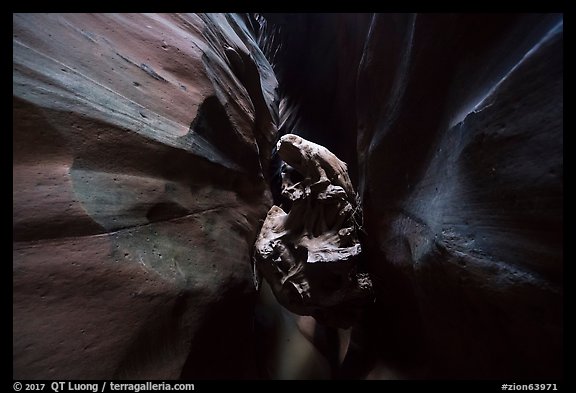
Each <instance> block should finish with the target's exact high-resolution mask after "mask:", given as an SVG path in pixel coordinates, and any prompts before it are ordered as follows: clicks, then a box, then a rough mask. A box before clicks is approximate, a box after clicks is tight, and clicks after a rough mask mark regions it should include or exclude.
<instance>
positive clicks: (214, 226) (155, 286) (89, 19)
mask: <svg viewBox="0 0 576 393" xmlns="http://www.w3.org/2000/svg"><path fill="white" fill-rule="evenodd" d="M12 19H13V27H12V29H13V41H12V42H13V115H12V118H13V125H12V127H13V132H12V137H13V142H12V143H13V145H12V146H13V183H12V184H13V226H12V228H13V254H12V255H13V256H12V260H13V262H12V268H13V275H12V294H13V297H12V299H13V300H12V306H13V311H12V316H13V319H12V330H13V336H12V343H13V351H12V354H13V356H12V358H13V372H12V373H13V379H21V380H36V379H47V380H58V379H60V380H90V379H91V380H98V379H110V380H115V379H118V380H179V379H181V380H209V379H228V380H230V379H232V380H235V379H238V380H239V379H242V380H245V379H248V380H270V379H272V380H279V379H280V380H287V379H324V380H326V379H352V380H366V379H378V380H413V379H418V380H423V379H424V380H442V379H444V380H445V379H450V380H452V379H459V380H495V379H509V380H514V381H522V380H537V381H538V380H547V381H549V380H559V379H561V378H563V376H564V371H563V369H564V362H563V352H564V341H563V336H564V331H563V319H564V315H563V303H564V301H563V247H564V245H563V62H564V59H563V15H562V14H554V13H550V14H537V13H531V14H521V13H506V14H498V13H494V14H479V13H463V14H458V13H442V14H428V13H424V14H410V13H399V14H392V13H390V14H387V13H386V14H352V13H350V14H331V13H317V14H314V13H311V14H303V13H277V14H274V13H270V14H267V13H264V14H255V13H251V14H233V13H229V14H225V13H206V14H25V13H23V14H13V16H12Z"/></svg>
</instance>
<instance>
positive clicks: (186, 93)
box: [13, 14, 277, 379]
mask: <svg viewBox="0 0 576 393" xmlns="http://www.w3.org/2000/svg"><path fill="white" fill-rule="evenodd" d="M13 50H14V54H13V63H14V70H13V92H14V100H13V121H14V124H13V137H14V144H13V151H14V159H13V173H14V180H13V201H14V202H13V217H14V218H13V228H14V235H13V236H14V243H13V285H14V292H13V294H14V300H13V307H14V309H13V331H14V335H13V365H14V372H13V377H14V378H15V379H35V378H42V379H85V378H88V379H98V378H106V379H112V378H115V379H116V378H129V379H137V378H145V379H166V378H179V377H184V378H215V377H219V378H255V377H257V376H258V373H257V368H256V359H255V354H254V333H253V329H252V323H253V321H252V308H253V305H254V301H255V288H254V286H253V281H252V266H251V252H252V245H253V243H254V240H255V237H256V234H257V231H258V229H259V225H260V223H259V220H261V219H263V218H264V217H265V215H266V212H267V210H268V208H269V207H270V205H271V199H270V193H269V191H268V184H267V181H266V179H265V175H264V174H265V173H267V171H263V170H262V168H265V167H266V166H267V165H268V160H269V154H268V152H269V151H270V150H271V148H272V144H273V143H274V140H275V133H276V125H275V119H274V116H275V112H274V111H273V110H270V108H273V107H275V106H277V103H276V102H275V101H276V98H275V94H276V93H275V89H276V84H277V82H276V79H275V76H274V73H273V72H272V69H271V67H270V65H269V64H268V62H267V61H266V59H265V58H264V56H263V54H262V53H261V52H260V50H259V49H258V47H257V45H256V42H255V41H254V38H253V37H252V36H251V34H250V33H249V31H248V30H247V28H246V26H245V25H244V22H243V21H242V20H241V19H240V18H239V17H238V16H234V15H223V14H209V15H203V14H199V15H194V14H150V15H142V14H136V15H133V14H106V15H99V14H95V15H88V14H61V15H60V14H14V16H13ZM230 321H234V329H232V330H231V329H229V323H230ZM214 337H218V339H217V340H215V339H214Z"/></svg>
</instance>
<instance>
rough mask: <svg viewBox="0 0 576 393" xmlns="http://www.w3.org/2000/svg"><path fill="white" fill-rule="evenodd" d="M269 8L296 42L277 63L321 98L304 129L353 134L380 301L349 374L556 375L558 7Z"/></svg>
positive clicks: (318, 134)
mask: <svg viewBox="0 0 576 393" xmlns="http://www.w3.org/2000/svg"><path fill="white" fill-rule="evenodd" d="M270 18H276V19H278V23H282V25H283V26H284V33H285V34H286V35H287V36H289V38H288V40H289V42H300V44H301V46H300V47H298V49H294V50H290V49H289V48H287V49H286V50H285V53H284V54H283V56H284V59H283V60H282V61H283V64H282V72H280V73H279V78H280V80H281V85H282V81H286V80H290V81H292V82H294V84H295V86H294V87H292V85H291V84H284V85H283V86H284V88H285V91H284V93H285V94H286V95H291V94H294V95H295V96H303V97H305V98H304V99H308V101H309V102H311V100H312V99H311V98H306V96H307V94H308V95H309V96H311V97H313V98H314V99H313V101H314V103H315V106H313V107H308V108H305V109H302V110H301V111H300V113H299V116H300V119H299V121H298V123H297V128H298V132H299V133H300V134H302V135H306V137H307V138H308V139H310V140H313V141H315V142H320V141H322V142H320V143H325V144H326V146H329V147H330V149H331V151H333V152H334V153H335V154H336V155H337V156H339V157H341V158H343V159H344V160H345V161H348V160H350V158H352V157H353V155H352V154H350V153H349V152H348V150H350V149H351V148H350V145H351V144H355V145H356V146H357V152H356V153H357V174H358V176H357V177H355V176H352V179H353V181H354V182H355V183H356V184H357V187H358V190H359V193H360V194H361V196H362V203H363V209H364V218H365V221H364V229H365V231H366V236H365V238H364V239H363V241H362V248H363V250H364V251H365V263H366V264H367V269H368V271H370V273H371V274H372V275H375V277H373V280H374V286H375V292H376V302H375V303H374V304H373V305H372V307H370V308H368V309H367V311H366V314H365V320H364V321H363V322H362V323H361V324H360V325H359V326H357V327H355V329H354V330H353V332H352V344H351V346H350V349H349V353H348V355H347V358H346V359H345V360H344V363H343V365H342V370H341V373H342V375H343V376H346V377H361V378H414V377H416V378H422V377H423V378H549V377H550V378H551V377H558V376H560V375H561V373H562V345H563V344H562V343H563V341H562V335H563V327H562V318H563V311H562V296H563V281H562V277H563V268H562V260H563V230H562V225H563V208H562V205H563V197H562V190H563V155H562V148H563V137H562V129H563V120H562V116H563V114H562V111H563V85H562V81H563V47H562V45H563V39H562V31H563V22H562V15H557V14H556V15H554V14H547V15H543V14H529V15H528V14H491V15H485V14H376V15H371V16H370V15H332V14H325V15H309V16H308V15H306V16H304V15H299V16H298V17H297V18H296V17H292V16H284V17H276V16H271V17H270ZM288 20H290V21H291V22H292V24H291V23H289V22H288ZM290 26H293V27H292V28H290ZM335 26H337V27H338V28H337V29H335ZM309 31H315V32H316V34H314V35H310V34H308V35H305V34H304V33H302V32H309ZM335 31H337V33H336V32H335ZM330 32H333V34H331V35H330V34H329V33H330ZM327 37H331V41H329V43H328V42H325V41H326V40H327ZM295 46H297V45H292V48H294V47H295ZM344 48H345V49H344ZM316 49H317V51H315V50H316ZM343 52H345V53H346V54H348V56H347V57H345V59H344V58H343V57H342V56H343ZM301 53H316V55H311V58H313V59H314V60H309V59H308V58H307V57H305V56H300V54H301ZM308 61H310V62H311V64H308ZM320 64H322V65H320ZM304 70H309V72H308V73H306V72H305V71H304ZM313 70H329V71H326V72H318V73H316V74H315V73H314V72H313ZM302 74H306V76H305V78H299V75H302ZM343 81H346V82H343ZM340 86H348V87H349V88H348V89H347V90H346V94H334V92H335V91H338V89H339V87H340ZM303 92H304V93H303ZM308 92H309V93H308ZM336 97H338V98H336ZM318 113H323V114H327V117H326V119H325V120H326V121H325V122H321V121H318V119H317V118H316V117H315V114H318ZM351 125H353V126H351ZM349 130H350V131H351V133H352V134H353V136H354V137H356V141H353V142H349V141H348V143H346V144H345V145H347V146H345V145H340V143H339V142H337V141H342V140H344V138H342V137H341V136H342V135H348V136H346V137H345V138H348V137H350V131H349ZM289 132H295V131H292V130H289ZM324 141H328V142H324ZM330 141H332V142H330ZM345 157H346V158H345ZM354 167H355V166H354V165H349V168H354Z"/></svg>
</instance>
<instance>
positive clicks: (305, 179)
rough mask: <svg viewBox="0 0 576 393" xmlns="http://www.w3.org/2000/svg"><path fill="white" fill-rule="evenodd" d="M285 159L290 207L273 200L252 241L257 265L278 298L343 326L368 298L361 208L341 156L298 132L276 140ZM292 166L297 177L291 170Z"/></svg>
mask: <svg viewBox="0 0 576 393" xmlns="http://www.w3.org/2000/svg"><path fill="white" fill-rule="evenodd" d="M277 150H278V153H279V155H280V157H281V158H282V159H283V160H284V161H285V162H286V164H287V165H285V170H284V173H283V188H282V195H283V196H284V197H285V198H286V200H287V202H288V205H289V206H290V210H289V212H288V213H286V212H285V211H284V210H283V209H282V208H281V207H278V206H276V205H275V206H272V208H271V209H270V211H269V212H268V215H267V217H266V221H264V225H263V226H262V229H261V231H260V235H259V236H258V239H257V241H256V245H255V261H256V267H257V269H258V270H259V271H261V272H262V274H263V275H264V277H265V278H266V279H267V281H268V283H269V284H270V286H271V288H272V290H273V292H274V294H275V295H276V297H277V299H278V300H279V302H280V303H281V304H282V305H284V306H285V307H286V308H288V309H289V310H290V311H292V312H294V313H296V314H300V315H312V316H313V317H315V318H316V319H317V320H318V321H319V322H321V323H324V324H327V325H331V326H336V327H349V326H350V325H351V324H352V323H353V322H354V321H355V319H356V318H357V316H358V315H359V314H360V311H361V305H362V304H363V303H364V302H366V301H367V300H368V299H369V298H370V291H371V287H372V283H371V281H370V278H369V275H368V274H367V273H360V272H359V271H358V262H359V259H360V253H361V246H360V242H359V240H358V231H359V229H360V228H359V224H358V222H359V221H360V222H361V215H362V214H361V211H360V207H359V206H358V202H357V196H356V193H355V192H354V189H353V187H352V183H351V182H350V178H349V177H348V171H347V168H346V164H345V163H344V162H342V161H340V160H339V159H338V158H337V157H336V156H335V155H334V154H332V153H331V152H330V151H329V150H328V149H326V148H325V147H323V146H320V145H317V144H315V143H312V142H310V141H307V140H305V139H303V138H301V137H299V136H297V135H293V134H288V135H284V136H283V137H282V138H281V139H280V141H279V142H278V145H277ZM294 171H296V172H297V173H298V174H299V175H300V177H301V178H302V180H301V181H298V182H294V179H293V178H292V177H293V176H294Z"/></svg>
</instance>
